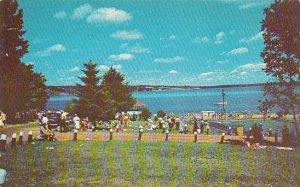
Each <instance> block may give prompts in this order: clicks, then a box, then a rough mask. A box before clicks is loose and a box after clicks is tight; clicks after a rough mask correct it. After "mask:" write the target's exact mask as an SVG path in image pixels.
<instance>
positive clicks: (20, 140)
mask: <svg viewBox="0 0 300 187" xmlns="http://www.w3.org/2000/svg"><path fill="white" fill-rule="evenodd" d="M22 143H23V132H22V131H21V132H20V134H19V144H20V145H21V144H22Z"/></svg>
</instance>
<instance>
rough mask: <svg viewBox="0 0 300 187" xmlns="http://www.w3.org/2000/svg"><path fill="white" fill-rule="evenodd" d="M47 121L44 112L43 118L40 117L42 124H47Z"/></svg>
mask: <svg viewBox="0 0 300 187" xmlns="http://www.w3.org/2000/svg"><path fill="white" fill-rule="evenodd" d="M48 122H49V119H48V117H47V115H46V114H44V115H43V118H42V123H43V124H44V125H48Z"/></svg>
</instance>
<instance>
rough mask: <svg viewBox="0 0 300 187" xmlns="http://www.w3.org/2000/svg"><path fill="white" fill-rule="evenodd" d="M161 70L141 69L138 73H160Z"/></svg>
mask: <svg viewBox="0 0 300 187" xmlns="http://www.w3.org/2000/svg"><path fill="white" fill-rule="evenodd" d="M159 72H161V71H159V70H147V71H146V70H141V71H139V72H137V73H139V74H151V73H159Z"/></svg>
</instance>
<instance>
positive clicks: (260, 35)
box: [239, 31, 263, 43]
mask: <svg viewBox="0 0 300 187" xmlns="http://www.w3.org/2000/svg"><path fill="white" fill-rule="evenodd" d="M260 39H263V31H261V32H259V33H257V34H255V35H253V36H251V37H249V38H242V39H240V40H239V42H240V43H250V42H254V41H257V40H260Z"/></svg>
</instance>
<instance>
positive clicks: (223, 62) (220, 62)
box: [215, 60, 228, 64]
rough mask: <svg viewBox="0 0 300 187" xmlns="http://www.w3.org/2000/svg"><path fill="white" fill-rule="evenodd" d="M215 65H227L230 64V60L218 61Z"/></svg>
mask: <svg viewBox="0 0 300 187" xmlns="http://www.w3.org/2000/svg"><path fill="white" fill-rule="evenodd" d="M215 63H216V64H226V63H228V60H218V61H216V62H215Z"/></svg>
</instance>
